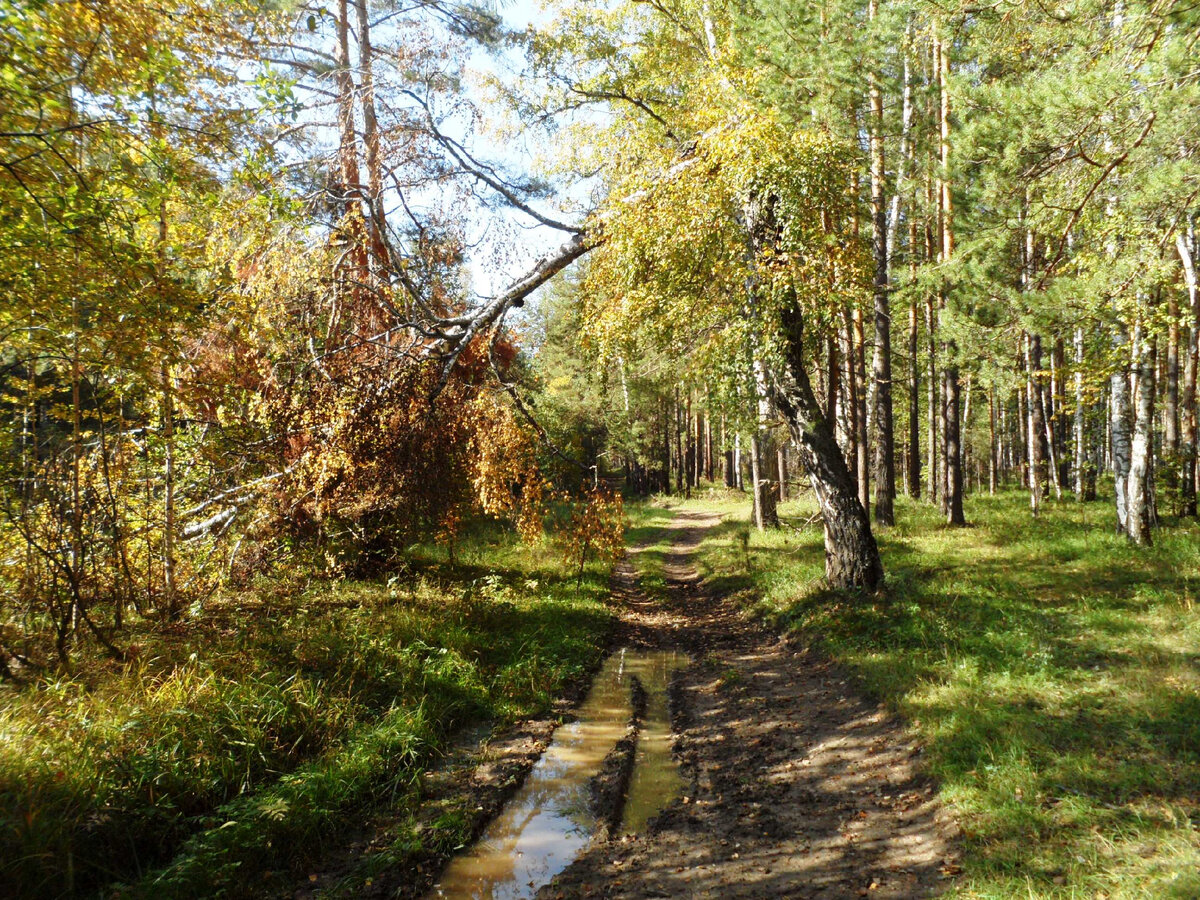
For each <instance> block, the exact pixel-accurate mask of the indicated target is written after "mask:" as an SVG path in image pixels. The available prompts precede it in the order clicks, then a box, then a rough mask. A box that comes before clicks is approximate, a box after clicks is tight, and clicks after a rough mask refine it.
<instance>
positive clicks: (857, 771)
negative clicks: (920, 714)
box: [537, 512, 957, 900]
mask: <svg viewBox="0 0 1200 900" xmlns="http://www.w3.org/2000/svg"><path fill="white" fill-rule="evenodd" d="M716 521H717V518H716V517H715V516H710V515H703V514H697V513H691V512H681V513H680V514H678V515H677V516H676V518H675V519H674V521H673V523H672V526H671V527H672V530H673V532H674V534H673V538H672V549H671V553H670V555H669V557H668V559H667V563H666V574H667V578H668V583H669V586H670V590H669V596H668V597H667V599H666V600H665V601H663V600H651V599H649V598H647V597H646V596H645V595H643V594H642V593H641V592H640V591H639V590H638V588H637V578H636V575H635V571H634V565H633V563H631V562H630V561H628V560H627V561H626V562H625V563H624V564H623V565H622V567H621V569H620V571H619V572H618V574H617V579H616V590H617V593H618V597H619V602H620V603H621V606H622V621H621V625H620V634H619V636H618V641H619V642H621V643H623V644H625V645H627V646H630V647H640V648H644V649H647V650H678V651H683V652H685V653H687V654H688V655H690V656H691V658H692V659H693V660H694V662H693V664H692V665H691V666H690V667H688V668H687V669H685V670H682V671H681V672H679V673H677V675H676V676H675V681H674V683H673V685H672V689H671V699H672V717H673V727H674V731H675V741H674V752H675V754H676V756H677V758H678V759H679V761H680V764H681V769H682V774H683V778H684V785H685V786H684V789H683V794H682V796H680V797H678V798H676V799H675V800H674V801H673V802H672V803H671V804H670V805H669V806H668V807H667V808H666V809H664V810H663V811H662V812H661V813H660V814H659V815H658V816H656V817H655V818H654V819H652V820H651V821H650V823H649V824H648V826H647V827H646V829H645V830H644V831H642V832H641V833H640V834H638V835H635V836H624V837H619V838H614V839H613V840H610V841H606V842H603V843H599V842H594V843H592V844H591V845H590V846H589V847H588V849H586V850H585V851H584V852H583V854H582V855H581V856H579V857H578V858H577V859H576V860H575V862H574V863H573V864H572V865H570V866H569V867H568V868H567V869H566V870H565V871H564V872H562V873H561V874H560V875H559V876H558V877H557V878H555V879H554V880H553V881H552V882H551V883H550V884H549V885H547V886H545V887H544V888H542V890H541V891H540V892H539V893H538V894H537V896H538V898H539V900H546V898H560V897H561V898H575V897H622V898H665V897H671V898H676V897H680V898H683V897H697V898H699V897H721V898H732V897H742V898H765V897H789V898H835V897H860V896H863V897H873V898H874V897H888V898H912V897H925V896H933V895H936V894H937V893H939V892H940V891H941V890H942V889H944V888H945V887H946V886H948V884H949V877H948V876H950V874H951V873H953V872H954V871H956V870H957V866H956V864H955V855H954V853H955V851H954V846H955V835H956V829H955V826H954V823H953V822H952V821H951V819H950V817H949V816H948V815H947V814H946V813H945V812H944V811H942V810H941V809H940V807H939V805H938V803H937V801H936V798H935V791H934V786H933V785H932V784H931V783H930V782H929V781H928V780H927V779H925V778H923V777H922V776H921V775H920V773H919V748H918V747H917V746H916V745H915V744H914V743H913V742H912V741H911V740H909V738H908V737H907V736H906V734H905V733H904V730H903V728H902V727H901V725H900V723H899V722H898V721H897V720H896V719H895V718H894V717H892V716H891V715H890V714H889V713H887V711H886V710H885V709H884V708H882V707H881V706H880V705H879V704H877V703H875V702H873V701H870V700H868V699H866V698H864V697H863V696H862V695H861V694H859V693H857V692H856V691H855V690H854V688H853V687H852V682H851V681H850V679H849V678H848V677H847V676H846V674H845V673H843V672H841V671H839V669H838V668H837V667H836V666H834V665H833V664H831V663H830V662H829V661H828V660H825V659H823V658H821V657H819V656H818V655H816V654H815V653H811V652H805V651H804V650H803V649H800V648H798V647H796V646H795V645H794V644H791V643H789V642H788V641H786V640H783V639H780V638H779V636H778V635H776V634H774V633H773V632H770V631H768V630H766V629H764V628H762V627H760V626H759V625H757V624H756V623H753V622H751V621H748V620H747V619H746V618H745V617H744V616H743V615H742V614H741V613H740V611H739V610H738V609H736V608H735V607H734V606H733V604H732V603H730V602H727V601H725V600H723V599H722V598H720V597H714V596H710V595H709V594H708V593H706V592H705V591H704V589H703V588H702V586H701V584H700V581H699V577H698V575H697V573H696V570H695V567H694V565H693V564H692V561H691V557H692V554H693V552H694V550H695V548H696V547H697V546H698V545H699V543H700V540H701V539H702V537H703V535H704V532H705V531H706V530H707V529H708V528H709V527H711V526H712V525H714V524H716Z"/></svg>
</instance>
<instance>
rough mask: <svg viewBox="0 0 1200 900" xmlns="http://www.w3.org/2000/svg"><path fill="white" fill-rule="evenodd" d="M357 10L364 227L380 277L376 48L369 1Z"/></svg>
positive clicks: (383, 266)
mask: <svg viewBox="0 0 1200 900" xmlns="http://www.w3.org/2000/svg"><path fill="white" fill-rule="evenodd" d="M354 5H355V8H356V10H357V12H358V69H359V79H360V82H361V85H360V86H361V88H362V100H361V106H362V114H363V147H364V150H365V155H366V164H367V207H368V211H369V213H370V216H369V217H368V219H367V226H368V230H369V234H370V238H371V264H372V265H371V268H372V269H373V271H374V273H375V274H376V276H377V277H379V278H380V280H383V277H384V273H386V272H387V271H388V255H387V242H386V240H385V238H384V233H385V230H386V228H387V222H386V213H385V211H384V208H383V161H382V158H381V155H380V148H379V120H378V118H377V116H376V114H375V76H374V72H373V71H372V67H373V63H374V56H375V51H374V49H373V48H372V46H371V19H370V14H369V10H368V6H369V0H354Z"/></svg>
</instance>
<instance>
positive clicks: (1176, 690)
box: [700, 492, 1200, 900]
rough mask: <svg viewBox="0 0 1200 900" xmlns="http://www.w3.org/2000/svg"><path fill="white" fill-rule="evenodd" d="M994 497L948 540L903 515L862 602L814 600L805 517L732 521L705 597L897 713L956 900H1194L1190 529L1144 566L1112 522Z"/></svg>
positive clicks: (1195, 657)
mask: <svg viewBox="0 0 1200 900" xmlns="http://www.w3.org/2000/svg"><path fill="white" fill-rule="evenodd" d="M1027 502H1028V501H1027V497H1026V496H1025V495H1023V494H1021V493H1018V492H1010V493H1007V494H1003V495H1000V496H997V497H987V496H982V497H978V496H977V497H974V498H971V499H970V500H969V501H968V506H967V518H968V521H969V522H970V523H971V527H969V528H966V529H950V528H947V527H946V526H944V525H943V524H942V521H941V517H940V516H939V515H938V514H937V512H936V511H935V510H934V509H933V508H932V507H931V506H930V505H928V504H925V503H916V502H911V501H901V503H900V504H899V507H898V511H897V520H898V522H899V524H898V526H897V527H895V528H892V529H886V530H879V531H878V535H877V536H878V537H879V539H880V546H881V550H882V553H883V559H884V567H885V569H886V572H887V585H886V588H885V590H884V591H882V592H881V593H879V594H878V595H871V596H861V595H855V594H849V593H836V592H831V591H828V590H826V589H824V587H823V585H822V572H823V565H824V563H823V560H824V556H823V550H822V536H821V532H820V529H819V525H818V526H815V527H805V525H804V522H805V520H806V519H807V517H808V516H809V514H810V513H811V511H812V510H811V507H810V506H809V505H807V504H804V503H800V504H788V505H786V506H784V507H783V508H782V512H783V513H784V517H785V521H786V522H789V523H790V525H786V526H785V527H784V528H783V529H782V530H780V531H777V532H774V533H768V534H763V535H760V534H758V533H757V532H753V533H750V534H749V538H748V541H747V540H746V525H745V521H746V517H747V505H746V504H745V503H742V504H740V505H736V506H732V505H730V504H728V503H724V504H722V503H712V502H707V503H704V504H700V505H703V506H705V507H706V508H710V509H714V510H718V511H722V512H724V513H726V516H725V520H724V521H723V522H722V524H721V525H720V526H719V527H718V528H717V529H714V530H713V531H712V532H711V533H710V535H709V537H708V540H707V541H706V542H705V544H704V546H703V547H702V548H701V563H702V566H703V567H704V570H705V572H706V575H707V577H708V580H709V583H710V584H711V585H713V586H714V587H716V588H718V589H721V590H725V591H729V592H732V593H735V594H738V595H739V596H741V597H742V598H743V599H744V601H745V602H746V603H747V604H750V605H753V606H754V607H755V608H756V609H757V610H758V611H759V612H760V613H761V614H763V615H766V616H769V617H771V618H773V619H774V620H775V621H776V622H777V623H778V624H779V625H781V626H783V627H787V628H791V629H795V630H796V631H797V632H798V633H799V635H801V636H802V637H803V638H804V639H806V640H808V641H809V642H810V643H812V644H815V645H817V646H819V647H820V648H821V649H822V650H824V652H826V653H828V654H829V655H831V656H832V657H834V658H836V659H837V660H839V661H840V662H841V663H843V664H844V665H846V666H847V667H848V668H849V669H850V670H852V671H853V672H854V673H856V675H857V677H858V679H859V680H860V683H861V684H862V686H863V687H864V688H866V689H867V690H869V691H870V692H872V693H874V694H875V695H876V696H878V697H880V698H882V699H884V700H886V701H887V702H888V703H889V704H890V705H891V706H892V707H893V708H894V709H896V710H897V711H898V712H899V713H901V714H902V715H903V716H904V718H905V719H907V721H908V722H909V723H910V724H911V727H912V728H913V729H914V730H915V731H916V732H917V733H918V735H919V736H920V738H921V740H922V742H923V743H924V745H925V747H926V758H927V760H928V765H929V767H930V771H931V773H932V774H933V775H935V776H936V777H937V778H938V779H939V780H940V782H941V793H942V797H943V799H944V800H945V801H946V802H947V803H948V804H949V805H950V807H951V808H952V810H953V811H954V812H955V814H956V817H957V819H958V821H959V822H960V825H961V827H962V831H963V835H964V849H965V853H964V856H965V859H964V867H965V872H964V874H963V877H962V880H961V882H960V883H959V885H958V886H957V887H956V889H955V893H956V895H957V896H961V897H964V898H967V897H970V898H1012V897H1028V898H1067V897H1072V898H1075V897H1087V898H1096V900H1104V898H1111V900H1116V898H1144V897H1165V898H1172V897H1174V898H1195V897H1200V874H1198V873H1200V831H1198V825H1200V609H1198V608H1197V605H1196V593H1197V585H1198V584H1200V540H1198V538H1200V529H1198V527H1197V524H1196V523H1195V522H1194V521H1192V522H1178V523H1177V522H1171V523H1169V527H1166V528H1164V529H1162V530H1161V531H1159V532H1157V533H1156V535H1155V538H1156V543H1155V546H1154V547H1153V548H1150V549H1138V548H1135V547H1132V546H1130V545H1129V544H1128V543H1127V542H1126V541H1125V540H1124V539H1123V538H1121V537H1118V536H1116V535H1114V534H1113V533H1112V517H1113V511H1112V509H1111V505H1110V504H1107V503H1091V504H1082V505H1081V504H1074V503H1070V502H1063V503H1060V504H1054V503H1050V504H1047V506H1046V508H1045V509H1044V511H1043V514H1042V516H1041V517H1040V518H1038V519H1032V518H1031V517H1030V515H1029V511H1028V506H1027Z"/></svg>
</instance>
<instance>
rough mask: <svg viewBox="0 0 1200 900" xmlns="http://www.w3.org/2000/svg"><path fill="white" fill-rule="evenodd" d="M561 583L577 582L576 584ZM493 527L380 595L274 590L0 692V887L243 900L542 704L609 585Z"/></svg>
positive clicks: (583, 641) (593, 648)
mask: <svg viewBox="0 0 1200 900" xmlns="http://www.w3.org/2000/svg"><path fill="white" fill-rule="evenodd" d="M568 570H570V571H568ZM575 574H576V573H575V571H573V570H572V567H570V566H568V565H566V564H565V563H564V562H563V561H562V558H561V556H560V554H559V553H558V552H557V550H556V549H555V548H553V547H552V546H549V545H544V546H540V547H534V548H528V547H523V546H520V545H518V544H516V543H514V541H513V540H512V539H511V538H510V537H508V536H506V535H503V534H502V533H501V532H500V531H499V530H498V529H482V530H479V531H478V532H477V533H475V534H474V535H472V536H471V537H469V538H468V539H467V540H465V541H463V542H461V543H460V544H459V545H458V547H457V548H456V553H455V558H454V560H450V559H449V558H447V556H446V554H445V553H444V552H443V551H440V550H438V549H437V548H425V549H423V550H420V551H418V552H417V553H416V555H415V556H414V558H413V559H412V560H411V566H410V568H409V569H408V570H406V571H405V572H400V573H391V575H390V576H381V577H380V578H379V579H378V580H372V581H359V582H336V583H330V582H322V581H315V582H313V583H311V584H305V583H303V582H302V581H300V580H299V579H295V578H293V579H292V580H291V581H290V582H288V583H286V584H281V583H279V582H277V581H272V582H266V581H264V583H263V584H262V585H261V586H260V587H259V589H257V590H255V591H251V592H248V593H247V594H243V595H239V596H237V597H232V598H228V599H227V600H225V601H223V602H220V603H214V604H212V605H210V606H209V607H208V608H206V609H205V610H204V611H203V612H202V613H200V614H198V615H197V616H195V617H194V618H192V619H189V620H187V621H186V622H185V623H184V624H182V625H180V626H179V627H178V628H177V629H176V630H175V631H174V632H172V633H167V634H164V633H162V632H161V631H160V632H152V631H146V632H145V633H143V634H141V635H138V636H137V639H138V641H139V642H140V643H141V645H142V646H141V647H140V651H139V654H138V658H137V660H136V661H135V662H133V663H130V664H126V665H117V664H115V663H105V662H103V661H101V660H98V659H97V660H92V661H90V662H88V663H86V664H85V665H83V666H82V667H81V669H80V672H79V673H78V674H77V675H75V676H73V677H71V678H59V679H47V680H45V681H43V682H41V683H38V684H36V685H32V686H26V687H24V688H22V689H20V690H17V689H14V688H12V687H7V688H5V689H4V692H3V693H0V884H3V885H4V887H3V889H0V893H4V894H5V896H24V897H54V896H77V895H83V894H87V893H92V892H95V891H97V890H99V889H102V888H103V887H104V886H105V885H112V884H114V883H123V884H124V885H125V887H124V889H122V891H121V892H122V893H128V894H133V895H140V896H154V897H163V896H208V895H212V894H216V893H221V892H225V893H233V894H245V893H253V892H254V889H253V886H254V885H255V884H256V883H260V884H262V883H265V882H262V881H260V879H263V878H269V877H270V874H271V873H277V874H278V873H281V872H287V871H288V869H289V867H291V866H293V865H295V864H297V863H298V862H300V861H302V860H311V859H313V858H315V857H316V856H317V855H319V853H320V852H321V850H322V849H323V848H325V847H327V846H332V845H335V844H336V842H337V840H338V838H339V835H341V836H344V835H345V833H346V831H347V829H348V828H351V827H352V826H354V825H357V824H361V823H362V822H363V821H364V816H365V815H366V814H367V813H369V812H370V810H371V809H373V808H378V807H379V806H380V805H381V804H388V805H389V806H390V807H392V808H393V809H395V810H398V811H400V812H402V811H403V809H404V805H405V804H407V803H415V802H416V799H415V798H416V796H417V794H416V791H415V790H414V785H416V784H417V782H418V779H419V778H420V775H421V773H422V772H423V771H424V770H425V769H426V768H427V767H428V766H429V765H430V764H432V763H434V762H435V761H436V760H437V759H438V758H439V757H440V754H441V753H442V751H443V749H444V747H445V746H446V743H447V740H448V738H449V737H450V736H451V735H452V734H453V732H454V731H455V729H456V728H459V727H461V726H464V725H467V724H470V723H478V722H495V723H498V724H503V723H505V722H508V721H511V720H514V719H517V718H520V717H524V716H527V715H530V714H532V713H535V712H538V711H542V710H544V709H546V708H547V707H548V706H549V704H550V703H551V701H552V700H553V699H554V698H555V697H556V696H557V695H558V693H559V692H560V691H561V690H562V688H563V686H564V685H565V684H566V683H567V682H568V681H569V680H572V679H576V678H580V677H582V675H583V674H584V673H585V672H586V671H588V670H589V669H590V668H591V667H592V666H594V664H595V663H596V661H597V660H598V659H599V656H600V653H601V651H602V649H603V646H604V642H605V634H606V631H607V626H608V622H609V613H608V611H607V610H606V609H605V608H604V606H603V601H604V598H605V596H606V594H607V571H605V570H603V569H602V568H601V567H600V566H597V565H594V564H593V565H591V566H589V567H588V570H587V572H586V573H585V577H584V579H583V581H582V585H581V586H580V588H579V589H578V590H577V589H576V582H575Z"/></svg>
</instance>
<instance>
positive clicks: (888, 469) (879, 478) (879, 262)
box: [868, 0, 896, 525]
mask: <svg viewBox="0 0 1200 900" xmlns="http://www.w3.org/2000/svg"><path fill="white" fill-rule="evenodd" d="M876 13H877V0H870V2H869V3H868V16H869V18H870V19H871V20H874V19H875V16H876ZM869 82H870V84H869V90H868V93H869V94H870V102H871V247H872V249H873V252H874V255H875V281H874V291H873V300H874V309H875V357H874V359H873V361H872V364H871V375H872V378H873V379H874V388H875V409H874V416H875V521H876V522H877V523H878V524H880V525H894V524H895V522H896V512H895V501H896V459H895V433H894V430H893V421H892V315H891V310H890V309H889V302H888V222H887V207H886V205H885V201H884V182H885V180H886V174H885V171H884V147H883V92H882V91H881V90H880V87H879V77H878V75H877V74H876V73H875V72H874V70H872V71H871V73H870V75H869Z"/></svg>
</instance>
